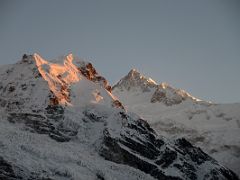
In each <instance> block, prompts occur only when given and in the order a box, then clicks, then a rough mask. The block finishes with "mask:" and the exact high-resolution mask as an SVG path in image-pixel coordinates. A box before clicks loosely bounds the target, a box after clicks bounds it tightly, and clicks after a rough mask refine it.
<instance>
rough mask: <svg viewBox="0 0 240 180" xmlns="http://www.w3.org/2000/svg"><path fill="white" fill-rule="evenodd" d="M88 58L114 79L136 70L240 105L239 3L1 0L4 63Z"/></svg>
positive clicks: (203, 95)
mask: <svg viewBox="0 0 240 180" xmlns="http://www.w3.org/2000/svg"><path fill="white" fill-rule="evenodd" d="M34 52H37V53H39V54H40V55H41V56H42V57H44V58H46V59H53V58H55V57H57V56H60V55H65V54H68V53H73V54H75V55H77V56H79V57H83V58H87V59H90V61H91V62H92V63H93V64H94V66H95V67H96V68H97V70H98V71H99V72H101V74H103V75H104V76H105V77H106V78H107V79H108V80H109V81H110V82H111V84H113V83H114V82H116V81H117V80H119V79H120V78H121V77H122V76H124V75H125V74H127V73H128V71H129V70H130V69H131V68H136V69H138V70H139V71H140V72H142V73H143V74H145V75H146V76H150V77H152V78H153V79H154V80H156V81H157V82H168V83H169V84H171V85H173V86H175V87H178V88H183V89H185V90H187V91H188V92H190V93H191V94H193V95H194V96H196V97H199V98H202V99H205V100H210V101H214V102H224V103H226V102H240V95H239V93H240V1H239V0H198V1H197V0H164V1H163V0H162V1H161V0H84V1H81V0H78V1H72V0H41V1H37V0H21V1H20V0H1V1H0V55H1V56H0V64H7V63H13V62H16V61H17V60H19V59H20V58H21V56H22V54H23V53H29V54H32V53H34Z"/></svg>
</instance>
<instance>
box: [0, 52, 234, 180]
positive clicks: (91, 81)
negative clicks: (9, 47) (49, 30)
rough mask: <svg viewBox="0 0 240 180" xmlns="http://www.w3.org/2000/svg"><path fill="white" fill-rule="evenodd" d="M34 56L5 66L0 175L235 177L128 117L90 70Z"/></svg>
mask: <svg viewBox="0 0 240 180" xmlns="http://www.w3.org/2000/svg"><path fill="white" fill-rule="evenodd" d="M35 57H36V59H37V63H36V64H35V63H34V62H35V61H32V60H36V59H33V58H35ZM35 57H34V55H30V56H28V55H26V56H24V57H23V59H22V61H20V62H18V63H16V64H13V65H9V66H5V67H3V68H0V83H1V84H0V95H1V96H0V106H1V108H0V117H1V121H0V147H1V148H0V163H1V166H0V178H2V179H6V180H17V179H41V180H46V179H48V180H55V179H56V180H57V179H66V180H67V179H69V180H70V179H77V180H79V179H80V180H81V179H83V180H85V179H89V180H93V179H100V180H103V179H106V180H110V179H114V178H115V179H126V177H127V178H128V179H132V180H135V179H149V180H150V179H166V180H176V179H179V180H181V179H182V180H183V179H189V180H190V179H206V180H207V179H211V178H215V179H238V177H237V175H236V174H235V173H234V172H232V171H231V170H230V169H228V168H225V167H224V166H222V165H220V164H219V163H218V162H217V161H216V160H215V159H213V158H212V157H210V156H208V155H207V154H206V153H204V152H203V151H202V150H201V149H200V148H197V147H195V146H193V145H192V144H191V143H189V142H188V141H187V140H185V139H184V138H179V139H171V140H170V139H167V138H165V137H164V136H162V135H158V134H157V133H156V132H155V131H154V130H153V129H152V128H151V127H150V126H149V124H148V123H147V122H146V121H145V120H143V119H142V118H141V117H139V116H138V115H137V114H135V113H131V112H127V111H126V110H125V107H124V106H122V105H121V102H120V101H118V99H117V98H115V96H114V95H112V93H111V92H110V91H109V90H110V89H109V88H108V86H105V85H106V83H103V82H102V81H103V78H104V77H101V76H100V75H99V74H98V73H97V72H96V70H94V67H93V66H91V65H89V64H88V63H85V62H79V63H77V65H74V64H73V63H72V57H71V55H70V56H66V59H67V60H66V61H65V57H63V58H62V60H63V61H61V62H64V63H59V62H56V61H55V62H51V61H47V60H44V59H43V58H41V57H40V56H39V55H35ZM73 59H74V57H73ZM60 75H61V76H60ZM104 80H106V79H105V78H104Z"/></svg>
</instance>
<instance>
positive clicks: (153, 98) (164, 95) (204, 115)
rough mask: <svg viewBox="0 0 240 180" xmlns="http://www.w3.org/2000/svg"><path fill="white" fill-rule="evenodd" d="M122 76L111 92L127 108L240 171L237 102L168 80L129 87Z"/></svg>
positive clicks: (160, 128)
mask: <svg viewBox="0 0 240 180" xmlns="http://www.w3.org/2000/svg"><path fill="white" fill-rule="evenodd" d="M139 74H141V73H139ZM139 76H142V75H139ZM125 77H127V75H126V76H125ZM125 77H123V78H122V79H121V80H120V81H119V82H118V83H117V84H116V85H114V86H113V94H114V95H115V96H117V97H118V98H119V99H120V101H121V102H122V103H123V105H124V106H125V108H126V109H127V110H128V111H132V112H135V113H137V114H139V115H140V116H141V117H142V118H143V119H146V120H147V121H148V123H149V124H150V125H151V127H152V128H153V129H154V130H155V131H156V132H157V133H159V134H163V135H165V136H167V137H172V138H176V137H184V138H186V139H187V140H189V141H190V142H191V143H193V144H194V145H197V146H200V147H201V148H202V149H204V150H205V151H206V152H208V153H209V154H211V155H212V156H213V157H215V158H216V159H217V160H219V161H220V162H221V163H222V164H224V165H225V166H228V167H230V168H232V169H233V170H235V171H236V172H237V173H238V174H239V175H240V171H239V169H240V166H239V164H240V159H239V155H240V146H239V144H240V138H239V137H240V134H239V132H240V131H239V128H240V126H239V124H240V113H239V110H240V103H233V104H216V103H212V102H207V101H203V100H200V99H198V98H195V97H194V96H192V95H190V94H189V93H187V92H186V91H184V90H181V89H176V88H173V87H171V86H170V85H168V84H167V83H163V84H162V83H160V85H158V86H155V87H154V88H151V90H150V91H143V90H142V89H141V88H128V87H127V86H125V84H127V85H128V84H130V83H129V82H127V81H129V79H127V78H125ZM145 79H147V77H145ZM122 81H125V82H122ZM130 81H134V79H130ZM134 83H135V82H131V84H134ZM126 87H127V88H126ZM139 87H141V86H139ZM145 88H146V89H147V87H145Z"/></svg>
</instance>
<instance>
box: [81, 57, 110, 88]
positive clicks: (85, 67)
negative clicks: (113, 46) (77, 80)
mask: <svg viewBox="0 0 240 180" xmlns="http://www.w3.org/2000/svg"><path fill="white" fill-rule="evenodd" d="M78 68H79V71H80V72H81V73H82V74H83V75H84V76H85V77H86V78H87V79H89V80H90V81H93V82H95V83H98V84H100V85H101V86H102V87H104V88H105V89H106V90H108V91H109V92H111V91H112V87H111V86H110V85H109V83H108V81H107V80H106V79H105V78H104V77H102V76H100V75H99V74H98V73H97V71H96V69H95V68H94V67H93V65H92V64H91V63H89V62H88V63H84V64H81V66H79V67H78Z"/></svg>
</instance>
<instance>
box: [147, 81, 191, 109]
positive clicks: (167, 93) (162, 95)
mask: <svg viewBox="0 0 240 180" xmlns="http://www.w3.org/2000/svg"><path fill="white" fill-rule="evenodd" d="M187 99H191V100H193V101H194V98H193V97H191V95H189V94H188V93H187V92H185V91H184V90H180V89H174V88H172V87H171V86H169V85H168V84H166V83H161V84H160V85H159V86H158V87H157V89H156V91H155V92H154V93H153V95H152V98H151V102H152V103H156V102H160V103H161V102H162V103H163V104H165V105H167V106H172V105H176V104H180V103H181V102H183V101H185V100H187Z"/></svg>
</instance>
